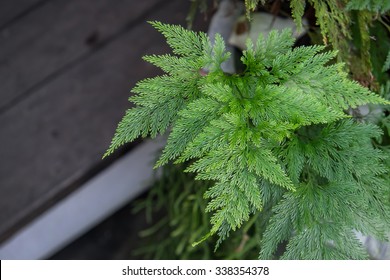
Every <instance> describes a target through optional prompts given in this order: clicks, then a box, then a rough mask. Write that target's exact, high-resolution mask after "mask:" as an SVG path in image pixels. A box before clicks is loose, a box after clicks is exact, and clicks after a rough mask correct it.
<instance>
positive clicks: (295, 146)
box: [106, 22, 389, 258]
mask: <svg viewBox="0 0 390 280" xmlns="http://www.w3.org/2000/svg"><path fill="white" fill-rule="evenodd" d="M152 25H153V26H154V27H156V28H157V29H158V30H159V31H160V32H161V33H163V35H164V36H165V37H166V38H167V42H168V44H169V45H170V46H171V47H172V49H173V53H174V55H159V56H153V55H149V56H146V57H145V60H146V61H148V62H150V63H152V64H154V65H156V66H157V67H160V68H161V69H162V70H164V71H165V72H166V73H167V74H166V75H163V76H160V77H156V78H152V79H145V80H143V81H141V82H139V83H138V84H137V85H136V87H135V88H134V89H133V93H135V96H133V97H132V98H130V101H132V102H134V104H135V107H134V108H132V109H130V110H128V111H127V113H126V115H125V116H124V118H123V120H122V121H121V122H120V123H119V125H118V128H117V131H116V134H115V136H114V138H113V141H112V144H111V146H110V148H109V149H108V151H107V153H106V155H108V154H110V153H111V152H112V151H114V150H115V149H116V148H118V147H119V146H120V145H123V144H124V143H126V142H129V141H133V140H134V139H136V138H137V137H139V136H141V137H146V136H147V135H151V136H152V137H155V136H156V135H157V134H162V133H164V132H166V131H167V130H168V128H169V127H172V130H171V132H170V134H169V137H168V142H167V145H166V147H165V149H164V150H163V152H162V155H161V157H160V159H159V160H158V162H157V163H156V166H161V165H164V164H166V163H167V162H169V161H173V160H175V161H176V162H185V161H189V160H191V162H192V164H191V165H190V166H189V167H188V168H187V169H186V171H187V172H195V173H196V174H197V175H196V178H197V179H200V180H210V181H212V182H214V185H213V186H212V187H210V188H209V189H208V190H207V191H206V193H205V197H206V198H207V199H208V200H209V202H208V203H209V204H208V206H207V210H208V211H211V212H212V214H211V215H212V217H211V226H212V228H211V231H210V233H209V234H208V235H206V236H205V237H204V238H207V237H208V236H211V235H214V234H216V235H218V236H219V242H218V243H217V245H218V244H220V242H221V241H222V240H224V239H226V238H227V236H228V235H229V231H231V230H233V231H234V230H237V229H239V228H240V227H241V226H242V225H243V224H244V223H245V222H246V221H248V220H249V219H250V217H251V215H253V214H254V213H256V212H258V211H260V210H261V209H262V208H263V207H264V205H267V207H271V206H269V204H270V201H273V203H276V202H277V200H278V199H280V197H281V195H282V193H283V192H284V193H285V197H284V199H283V201H282V202H280V204H279V206H277V207H276V208H275V209H276V210H275V211H276V214H275V216H274V218H272V219H271V224H270V227H269V229H268V231H266V233H265V237H264V240H265V241H264V242H265V243H264V244H265V245H264V253H262V256H266V257H267V256H270V255H272V253H273V252H274V250H275V246H276V245H275V244H278V243H280V242H281V241H282V240H286V239H290V238H293V237H292V235H291V234H292V233H291V229H292V228H294V229H295V231H296V234H297V236H300V237H299V238H298V239H297V240H296V241H294V240H295V239H294V240H293V239H292V240H293V241H292V242H291V243H289V244H290V245H289V246H290V247H289V248H291V249H289V250H288V252H287V253H286V257H290V256H296V257H301V256H300V255H296V254H295V251H294V250H295V249H294V248H295V247H294V246H295V245H294V244H295V242H297V243H296V244H302V243H301V242H307V241H304V239H305V238H306V237H305V236H306V235H305V234H310V235H308V236H309V237H310V238H314V239H315V240H318V238H323V236H325V234H322V235H321V233H318V232H317V231H318V227H320V226H321V225H322V224H320V225H318V224H317V222H318V221H319V220H321V219H322V218H323V217H322V216H321V215H323V213H324V212H318V213H317V212H315V213H314V214H316V215H317V214H318V217H314V216H313V215H314V214H310V213H309V212H308V210H307V209H312V208H313V207H317V206H318V205H317V204H316V203H320V205H319V207H323V208H321V209H320V210H318V211H323V210H324V209H329V208H326V207H329V206H326V205H323V204H322V203H323V199H324V198H323V197H321V193H322V191H323V189H325V187H324V186H327V185H329V186H331V187H330V189H332V188H335V189H336V188H339V187H340V188H341V186H340V184H339V182H343V183H345V184H344V187H343V188H347V190H346V192H348V194H349V192H350V191H351V192H352V191H353V193H354V195H351V201H350V204H351V205H352V206H348V207H352V208H353V207H355V206H354V205H355V204H356V203H358V204H359V203H360V202H361V201H363V199H365V200H364V203H369V204H370V205H371V206H373V207H374V208H373V209H375V210H378V209H377V208H378V207H379V205H381V201H380V200H379V201H378V200H376V199H374V198H372V197H375V198H376V197H378V193H380V188H381V187H380V186H382V183H381V181H380V180H379V179H377V177H380V176H384V174H385V172H386V170H385V168H383V167H382V165H381V161H382V160H383V155H382V154H381V153H380V152H378V151H377V150H375V149H373V148H372V146H370V141H369V138H367V136H371V137H376V136H377V135H378V131H377V130H376V129H375V128H373V127H369V126H359V125H356V124H354V123H353V122H349V121H342V119H348V118H350V117H349V116H348V115H347V114H346V113H345V112H344V110H345V109H347V108H349V107H356V106H359V105H362V104H365V103H379V104H389V103H388V102H387V101H385V100H384V99H382V98H381V97H379V96H377V95H375V94H374V93H371V92H370V91H369V90H367V89H365V88H363V87H361V86H359V85H358V84H357V83H355V82H352V81H350V80H348V78H347V75H346V73H344V72H343V71H342V65H340V64H335V65H329V64H330V61H331V60H332V59H333V58H334V57H335V55H336V53H335V52H321V51H322V50H323V47H320V46H311V47H299V48H293V47H292V46H293V44H294V39H293V37H292V35H291V30H283V31H282V32H276V31H273V32H271V33H270V34H269V36H268V37H267V38H263V37H261V36H260V37H259V38H258V40H257V42H256V44H255V43H254V42H248V50H247V51H245V52H244V54H243V57H242V61H243V63H244V65H245V66H246V69H245V70H244V71H243V72H242V73H238V74H226V73H224V72H223V71H222V69H221V63H223V62H224V61H226V60H227V59H229V53H227V52H226V50H225V45H224V42H223V39H222V37H221V36H216V39H215V42H214V44H211V42H210V40H209V39H208V38H207V37H206V35H205V34H204V33H195V32H193V31H188V30H185V29H184V28H182V27H179V26H174V25H167V24H162V23H159V22H152ZM308 131H309V132H310V133H309V132H308ZM360 134H361V135H364V136H362V138H361V139H362V140H359V139H356V138H359V137H360V136H359V135H360ZM352 139H353V141H352ZM361 147H364V151H363V152H361V151H360V150H359V149H361ZM348 151H350V152H348ZM364 157H366V158H364ZM368 162H369V163H370V166H367V163H368ZM366 178H371V180H372V181H374V180H376V181H377V183H376V184H375V186H376V189H375V190H371V189H370V188H369V187H368V186H367V181H366V180H367V179H366ZM314 185H318V186H321V188H319V189H318V190H316V191H313V190H312V188H314ZM309 186H310V187H309ZM332 186H333V187H332ZM295 192H296V193H297V194H295ZM305 192H310V193H312V195H306V196H305V194H304V193H305ZM335 192H336V190H335ZM375 192H378V193H375ZM374 193H375V196H374ZM340 194H342V192H340ZM329 195H330V197H331V196H333V195H336V194H333V193H330V194H329ZM337 195H339V194H337ZM313 197H316V199H317V198H318V199H317V200H318V201H317V200H314V199H312V198H313ZM367 197H371V198H372V199H368V198H367ZM355 198H356V199H357V201H355V200H354V199H355ZM327 199H328V198H327ZM329 199H330V198H329ZM338 199H339V198H337V197H336V198H335V200H334V202H332V203H339V202H338ZM286 203H287V204H286ZM364 203H362V205H363V204H364ZM301 204H302V205H301ZM330 205H332V204H330ZM356 205H357V204H356ZM359 205H360V204H359ZM362 205H360V206H362ZM297 207H298V208H297ZM299 207H301V208H302V207H304V208H302V209H299ZM305 207H306V208H305ZM333 207H336V205H333ZM340 207H341V206H340ZM345 207H346V208H341V210H343V211H352V210H353V211H355V210H356V209H355V208H353V209H352V208H348V207H347V206H345ZM362 207H363V206H362ZM278 209H279V210H278ZM361 209H364V210H365V211H366V212H367V213H368V214H366V216H362V217H363V218H364V219H363V220H364V222H362V223H361V224H351V225H349V224H348V226H346V225H345V223H344V224H342V222H341V220H337V219H339V217H338V216H335V217H330V218H329V219H331V220H332V219H333V220H337V221H336V222H337V223H336V225H339V226H340V228H341V229H344V228H346V230H350V229H357V230H361V231H362V232H363V231H364V232H375V230H374V229H373V227H372V226H370V225H369V224H368V223H366V220H368V219H367V217H369V218H370V219H371V220H379V219H377V218H375V217H376V216H375V213H374V211H371V210H370V211H368V210H367V207H363V208H361ZM359 211H360V210H359ZM359 211H357V212H356V211H355V212H354V213H355V214H350V215H363V212H361V211H360V212H359ZM378 211H379V210H378ZM378 211H377V212H378ZM287 212H288V213H287ZM379 212H380V211H379ZM379 212H378V213H379ZM279 213H282V214H280V215H279ZM281 215H286V217H281ZM275 217H276V218H275ZM336 218H337V219H336ZM355 220H356V219H355ZM361 220H362V219H361ZM327 221H328V220H326V221H324V223H325V222H327ZM313 223H314V224H313ZM316 227H317V228H316ZM305 228H308V232H307V233H304V232H303V230H304V229H305ZM312 229H314V232H312V231H311V230H312ZM275 231H280V234H279V233H278V234H277V235H278V236H275V235H276V233H275ZM375 233H376V234H379V233H380V231H377V232H375ZM299 234H302V235H299ZM312 234H314V235H312ZM335 234H336V233H335ZM340 234H341V233H340ZM336 236H337V234H336ZM316 238H317V239H316ZM325 239H326V238H325ZM325 239H324V240H325ZM201 240H203V239H201ZM267 240H268V241H267ZM308 240H309V239H308ZM342 240H344V239H342V238H341V237H340V239H334V240H333V241H332V242H336V243H337V242H341V241H342ZM321 242H322V241H321ZM326 242H328V241H326ZM326 242H325V241H323V245H321V246H322V247H321V248H324V252H329V254H328V253H323V254H322V255H320V256H321V257H324V258H327V257H328V256H346V254H347V253H348V254H349V253H351V256H352V257H359V256H361V255H359V254H355V255H354V254H352V251H351V252H344V253H340V252H341V251H340V252H339V251H338V253H337V254H339V253H340V254H341V255H335V254H336V253H332V252H333V251H329V250H330V249H329V250H328V249H327V248H328V247H329V246H328V245H327V244H328V243H326ZM343 242H346V243H348V242H349V243H348V244H351V248H352V247H353V248H355V247H356V246H355V245H354V244H355V243H354V240H353V239H348V240H347V239H346V240H344V241H343ZM310 246H311V245H310ZM310 246H309V247H308V248H311V247H310ZM327 246H328V247H327ZM327 250H328V251H327ZM351 250H352V249H351ZM289 252H291V253H289ZM354 252H355V253H356V252H357V251H354ZM307 253H308V256H313V258H314V257H317V255H310V254H309V253H310V252H307ZM289 254H291V255H289ZM327 254H328V255H327ZM332 254H333V255H332Z"/></svg>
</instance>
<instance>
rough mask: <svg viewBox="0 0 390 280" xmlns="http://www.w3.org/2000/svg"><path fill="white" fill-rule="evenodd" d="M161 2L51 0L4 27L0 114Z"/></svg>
mask: <svg viewBox="0 0 390 280" xmlns="http://www.w3.org/2000/svg"><path fill="white" fill-rule="evenodd" d="M15 2H18V1H15ZM135 2H137V3H135ZM162 2H167V1H162V0H148V1H128V0H115V1H107V0H82V1H78V0H70V1H69V0H68V1H64V0H51V1H47V2H46V3H44V5H42V6H41V7H40V8H39V9H36V10H34V11H33V12H31V13H29V14H27V15H26V16H25V17H23V18H21V19H20V20H18V21H17V22H15V23H14V24H13V25H11V26H8V27H6V28H5V30H3V31H2V35H1V36H0V48H1V51H0V81H1V83H0V92H1V99H0V112H2V111H4V110H7V109H8V108H10V107H12V106H13V105H14V104H15V103H17V102H19V101H20V100H23V99H24V95H29V94H33V93H34V92H35V89H36V88H37V87H39V86H41V84H42V83H45V82H46V81H47V80H50V79H51V78H53V77H54V76H56V75H60V74H61V73H62V72H64V71H66V70H67V68H68V67H72V65H74V64H77V63H78V61H79V60H80V59H83V57H85V56H86V55H89V54H90V53H92V52H94V51H95V50H96V49H97V48H98V47H99V46H100V45H102V44H104V43H107V42H109V41H110V40H113V39H115V38H116V37H117V36H120V35H121V34H122V32H124V31H125V30H126V29H127V28H128V27H129V26H131V25H133V24H137V23H139V22H140V21H142V20H143V19H144V17H145V16H146V15H147V14H148V13H152V12H153V11H154V10H155V9H156V8H155V7H156V6H155V5H157V4H159V3H160V4H161V3H162Z"/></svg>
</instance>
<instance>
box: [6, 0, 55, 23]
mask: <svg viewBox="0 0 390 280" xmlns="http://www.w3.org/2000/svg"><path fill="white" fill-rule="evenodd" d="M47 1H50V0H0V29H2V28H4V27H5V26H6V25H7V24H9V23H11V22H12V21H14V20H17V19H18V18H20V17H22V16H24V15H26V14H27V13H29V12H31V11H32V10H33V9H35V8H37V7H38V6H40V5H42V4H44V3H45V2H47Z"/></svg>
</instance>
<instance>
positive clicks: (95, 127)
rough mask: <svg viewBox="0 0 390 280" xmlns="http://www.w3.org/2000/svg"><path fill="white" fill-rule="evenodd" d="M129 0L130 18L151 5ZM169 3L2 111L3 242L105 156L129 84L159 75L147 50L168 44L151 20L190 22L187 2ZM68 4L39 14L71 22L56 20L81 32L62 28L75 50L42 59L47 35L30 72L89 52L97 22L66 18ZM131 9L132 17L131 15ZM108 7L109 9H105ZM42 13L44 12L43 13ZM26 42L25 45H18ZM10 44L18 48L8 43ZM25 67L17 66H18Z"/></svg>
mask: <svg viewBox="0 0 390 280" xmlns="http://www.w3.org/2000/svg"><path fill="white" fill-rule="evenodd" d="M60 2H61V1H60ZM62 2H68V1H66V0H63V1H62ZM77 2H78V1H77ZM80 2H84V1H80ZM85 2H88V1H85ZM94 2H95V1H94ZM98 2H100V3H103V2H106V5H107V3H108V2H109V3H112V2H118V3H119V2H123V1H111V0H106V1H103V0H99V1H96V3H98ZM125 2H127V4H128V5H129V6H130V7H127V8H126V9H125V11H119V10H118V11H117V12H118V13H119V12H120V13H121V16H122V17H123V16H124V17H126V18H127V19H126V21H127V22H129V21H131V17H133V18H137V17H138V16H139V15H138V13H135V12H134V10H138V11H139V8H138V5H141V6H142V7H144V8H145V7H146V6H143V5H146V4H140V3H141V2H148V1H125ZM152 2H153V1H152ZM163 2H164V5H158V3H157V2H156V1H154V3H155V4H156V5H155V6H154V9H153V11H152V12H150V13H149V14H147V15H144V16H143V18H139V19H138V20H137V22H135V23H134V24H132V25H128V26H127V30H122V31H121V33H120V34H119V35H117V36H116V37H115V38H114V39H112V40H110V41H109V42H108V43H107V44H103V45H100V46H99V47H98V48H96V49H95V50H94V51H93V52H91V53H90V54H89V55H88V56H84V57H83V59H79V60H78V61H77V63H75V64H74V65H72V66H71V67H68V68H67V69H66V71H65V70H64V71H62V72H61V73H60V74H58V75H57V76H55V77H53V78H52V79H50V80H48V81H46V82H45V83H44V84H41V85H40V86H39V88H36V89H34V92H33V94H30V95H28V96H26V97H25V98H24V99H23V100H21V101H20V102H18V103H17V104H15V105H14V106H12V107H11V108H9V109H8V110H6V111H5V112H3V114H1V115H0V127H1V134H0V241H1V240H4V239H5V238H7V237H8V236H9V234H10V233H12V232H13V231H15V230H16V229H17V228H19V227H20V226H21V225H23V224H24V223H25V222H26V221H28V220H30V219H31V218H32V217H34V216H35V215H36V214H38V213H40V212H42V211H43V210H44V209H45V208H46V207H47V206H48V205H49V204H50V203H53V202H55V201H56V200H58V199H59V198H61V197H63V196H64V195H65V194H66V193H67V192H69V188H70V186H71V185H72V184H74V183H75V182H77V181H78V180H80V178H82V177H83V176H84V175H85V173H87V172H88V170H90V169H91V168H92V167H93V166H95V165H97V164H100V163H101V156H102V154H103V152H104V151H105V149H106V148H107V147H108V145H109V143H110V140H111V138H112V136H113V134H114V131H115V127H116V125H117V123H118V121H119V120H120V119H121V118H122V116H123V114H124V112H125V109H126V108H128V107H129V103H128V101H127V99H128V97H129V90H130V88H131V87H132V86H134V84H135V83H136V81H138V80H140V79H142V78H145V77H148V76H154V75H155V74H156V73H157V72H158V70H157V69H156V68H154V67H153V66H151V65H149V64H147V63H145V62H143V61H142V59H141V57H142V55H145V54H152V53H165V52H167V51H168V47H167V46H166V44H165V43H164V39H163V37H162V36H161V35H160V34H159V33H158V32H157V31H155V30H154V29H153V28H152V27H151V26H150V25H149V24H147V23H146V20H161V21H163V22H168V23H181V24H184V22H185V17H186V14H187V12H188V6H189V1H181V0H180V1H163ZM63 5H64V8H63V9H60V10H58V11H57V12H58V13H59V14H58V15H56V14H50V15H47V17H49V19H47V18H46V19H41V20H42V21H43V22H45V25H47V26H52V28H58V29H59V30H64V28H65V27H64V28H63V29H61V28H60V27H53V26H54V25H58V24H60V23H59V22H58V21H57V19H58V18H62V19H63V22H62V23H61V24H63V25H67V24H69V25H70V27H67V28H65V29H67V30H71V29H73V30H74V32H76V33H77V32H80V33H81V35H73V34H68V35H66V34H63V36H65V37H66V36H70V37H68V38H65V39H64V38H63V39H62V43H61V44H58V47H61V45H63V44H64V43H65V42H67V44H68V45H69V46H73V47H69V48H70V50H68V46H67V47H64V48H66V49H67V50H65V51H64V52H68V51H70V53H72V54H69V55H68V54H67V55H64V56H63V55H62V52H61V51H60V52H59V53H58V52H57V51H54V53H56V54H58V56H59V58H58V61H57V62H56V63H54V60H56V59H57V58H56V57H57V55H53V56H52V59H53V61H51V62H47V64H46V63H42V64H41V63H40V62H39V60H40V57H42V60H46V59H47V50H46V48H49V49H50V48H52V47H53V45H52V44H51V42H50V38H52V37H47V38H46V39H45V40H46V44H47V45H46V44H43V43H42V45H41V46H40V47H39V48H40V50H42V53H39V52H37V53H34V54H31V55H32V56H34V59H32V58H31V59H30V63H33V64H34V63H37V64H38V65H35V66H34V65H29V66H27V65H26V67H30V68H29V69H30V70H29V73H33V72H35V71H38V70H39V69H41V71H42V72H47V71H49V70H45V69H46V68H49V69H54V68H55V67H57V68H58V67H59V65H60V64H61V63H62V62H60V61H63V60H64V58H63V57H67V58H68V59H69V58H70V57H71V58H72V59H74V57H75V54H74V52H73V51H72V50H73V48H75V49H80V48H85V50H84V52H88V50H87V47H85V46H84V45H83V44H84V38H85V35H86V34H88V33H89V32H91V30H92V29H84V28H83V26H81V25H82V23H80V22H79V23H78V24H77V25H75V24H74V23H72V22H69V23H68V22H67V20H66V19H67V18H68V17H69V15H65V14H64V12H63V11H64V10H66V9H67V7H68V6H67V5H66V4H63ZM102 7H104V5H103V4H101V5H100V6H99V5H98V4H97V5H96V9H98V10H99V11H100V12H103V9H102ZM73 9H74V8H73ZM79 9H81V11H79V10H78V11H76V10H74V11H73V10H72V9H70V10H69V8H68V10H66V11H67V13H70V12H72V11H73V12H74V13H78V14H80V13H81V14H82V12H83V11H84V10H83V8H82V7H79ZM89 9H92V8H91V7H89ZM126 11H127V12H128V13H130V16H128V15H126ZM37 12H38V11H37ZM84 12H85V13H88V12H87V11H84ZM39 13H41V11H39ZM107 13H108V12H107V11H105V12H104V14H105V15H106V16H107ZM95 14H96V13H95ZM108 14H109V13H108ZM41 16H42V17H44V14H43V13H42V14H41ZM110 17H111V18H116V17H119V15H117V14H115V13H114V14H111V15H110ZM113 20H114V19H113ZM116 20H117V19H115V20H114V21H116ZM126 21H125V20H123V22H126ZM53 22H55V24H54V23H53ZM37 24H38V23H37ZM106 24H108V23H106ZM40 25H42V23H40ZM116 26H118V25H116ZM26 28H27V27H26ZM49 29H50V28H49ZM97 30H99V32H101V34H102V35H101V36H103V37H104V36H105V35H103V34H108V33H109V32H108V30H112V31H110V32H111V33H115V31H113V27H107V26H105V25H103V24H102V25H101V26H99V27H98V28H97ZM104 30H107V31H104ZM25 32H27V33H28V31H25ZM58 32H59V31H58ZM55 34H57V32H55ZM53 36H54V35H53ZM107 36H108V35H107ZM53 40H54V38H53ZM74 40H75V41H76V43H74V42H73V41H74ZM80 41H82V42H81V43H80ZM20 44H22V40H21V39H20ZM36 44H38V42H36ZM34 48H36V46H34ZM54 48H55V47H54ZM22 49H23V48H22ZM22 49H20V48H19V51H20V50H22ZM8 51H9V52H10V53H12V51H11V50H10V49H9V48H8ZM21 52H22V53H24V51H21ZM23 55H24V56H25V55H26V54H23ZM14 56H15V57H18V52H17V51H16V53H13V54H12V55H11V57H14ZM33 60H34V61H33ZM54 65H56V66H54ZM15 67H16V66H15ZM21 67H22V66H21V65H19V66H18V67H17V69H16V70H19V69H20V68H21ZM31 71H32V72H31ZM50 71H52V70H50ZM54 71H55V70H54ZM3 75H4V73H3ZM31 75H33V74H31ZM38 76H39V75H38ZM38 76H34V77H35V78H34V79H31V81H32V82H34V81H36V80H39V79H40V77H38ZM0 79H1V81H2V83H3V82H4V81H5V78H4V76H2V77H1V78H0ZM1 86H3V85H1ZM3 93H4V88H3V89H1V90H0V94H1V95H3ZM107 187H108V188H109V187H110V186H107ZM59 222H60V221H59Z"/></svg>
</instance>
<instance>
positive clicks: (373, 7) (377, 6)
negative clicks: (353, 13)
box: [346, 0, 390, 14]
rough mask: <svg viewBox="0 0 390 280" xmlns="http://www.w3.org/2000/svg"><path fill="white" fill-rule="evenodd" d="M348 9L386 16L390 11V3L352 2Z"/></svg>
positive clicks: (382, 1)
mask: <svg viewBox="0 0 390 280" xmlns="http://www.w3.org/2000/svg"><path fill="white" fill-rule="evenodd" d="M346 8H347V9H348V10H360V11H361V10H367V11H370V12H374V13H381V14H384V13H386V12H387V11H389V10H390V2H389V1H387V0H350V1H349V2H348V4H347V7H346Z"/></svg>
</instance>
